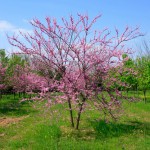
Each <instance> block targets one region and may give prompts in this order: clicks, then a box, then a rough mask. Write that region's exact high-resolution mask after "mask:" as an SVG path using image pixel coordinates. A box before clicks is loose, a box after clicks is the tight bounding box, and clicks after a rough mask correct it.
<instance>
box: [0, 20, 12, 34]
mask: <svg viewBox="0 0 150 150" xmlns="http://www.w3.org/2000/svg"><path fill="white" fill-rule="evenodd" d="M13 29H15V26H13V25H12V24H11V23H9V22H8V21H5V20H0V32H5V31H10V30H13Z"/></svg>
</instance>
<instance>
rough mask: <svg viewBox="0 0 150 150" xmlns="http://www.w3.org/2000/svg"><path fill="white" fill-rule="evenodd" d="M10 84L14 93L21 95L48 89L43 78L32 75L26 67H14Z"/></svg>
mask: <svg viewBox="0 0 150 150" xmlns="http://www.w3.org/2000/svg"><path fill="white" fill-rule="evenodd" d="M10 84H11V85H12V87H13V89H14V91H15V92H23V93H34V92H43V91H44V89H45V88H47V87H48V85H47V82H46V80H45V78H44V77H41V76H39V75H37V74H36V73H33V72H32V70H31V68H30V66H28V65H26V66H20V65H17V66H16V68H15V70H14V74H13V76H12V77H11V78H10Z"/></svg>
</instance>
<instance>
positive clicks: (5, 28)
mask: <svg viewBox="0 0 150 150" xmlns="http://www.w3.org/2000/svg"><path fill="white" fill-rule="evenodd" d="M0 32H1V33H6V32H7V33H8V32H12V33H19V32H22V33H30V34H31V33H32V30H29V29H25V28H19V27H16V26H15V25H13V24H11V23H10V22H8V21H6V20H0Z"/></svg>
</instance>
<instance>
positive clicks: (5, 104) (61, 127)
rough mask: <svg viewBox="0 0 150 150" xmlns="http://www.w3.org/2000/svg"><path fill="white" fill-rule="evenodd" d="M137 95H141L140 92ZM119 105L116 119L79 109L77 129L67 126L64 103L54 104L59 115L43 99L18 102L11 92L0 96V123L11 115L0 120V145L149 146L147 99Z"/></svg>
mask: <svg viewBox="0 0 150 150" xmlns="http://www.w3.org/2000/svg"><path fill="white" fill-rule="evenodd" d="M129 94H130V95H133V93H132V92H130V93H129ZM139 96H141V98H142V93H140V95H139ZM148 96H149V95H148ZM33 106H36V107H35V108H34V107H33ZM123 106H124V112H123V116H122V117H121V118H120V120H118V121H117V122H113V121H111V122H109V123H106V122H104V121H103V120H102V119H101V120H97V119H96V118H97V117H101V118H103V117H102V116H100V115H99V113H98V112H95V111H92V112H89V111H87V112H86V113H83V115H82V118H81V124H80V129H79V130H78V131H77V130H74V129H72V128H71V127H70V123H69V112H67V111H66V110H65V109H64V106H61V105H57V106H55V107H56V108H57V110H58V114H60V116H59V115H56V114H55V113H54V114H53V113H52V112H51V111H49V110H47V109H45V108H44V104H43V103H38V102H23V103H20V102H19V97H18V96H16V97H15V99H14V97H13V95H7V96H3V99H1V100H0V123H1V122H2V121H1V120H2V119H3V120H5V119H6V120H9V119H12V120H13V119H14V122H13V121H10V122H9V123H7V124H5V125H1V124H0V149H2V150H16V149H17V150H18V149H20V150H149V149H150V119H149V118H150V114H149V112H150V102H149V101H148V102H147V103H146V104H145V103H144V102H143V101H139V102H133V103H127V102H125V103H124V104H123ZM87 114H88V115H89V114H90V116H91V118H88V117H87ZM17 118H18V119H20V120H19V121H17ZM15 120H16V121H15Z"/></svg>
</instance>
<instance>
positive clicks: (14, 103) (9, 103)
mask: <svg viewBox="0 0 150 150" xmlns="http://www.w3.org/2000/svg"><path fill="white" fill-rule="evenodd" d="M31 112H35V110H34V109H33V108H32V107H31V102H28V101H26V102H21V103H20V98H19V97H15V98H14V97H13V96H12V95H5V96H3V99H1V100H0V114H1V115H7V116H23V115H28V114H29V113H31Z"/></svg>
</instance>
